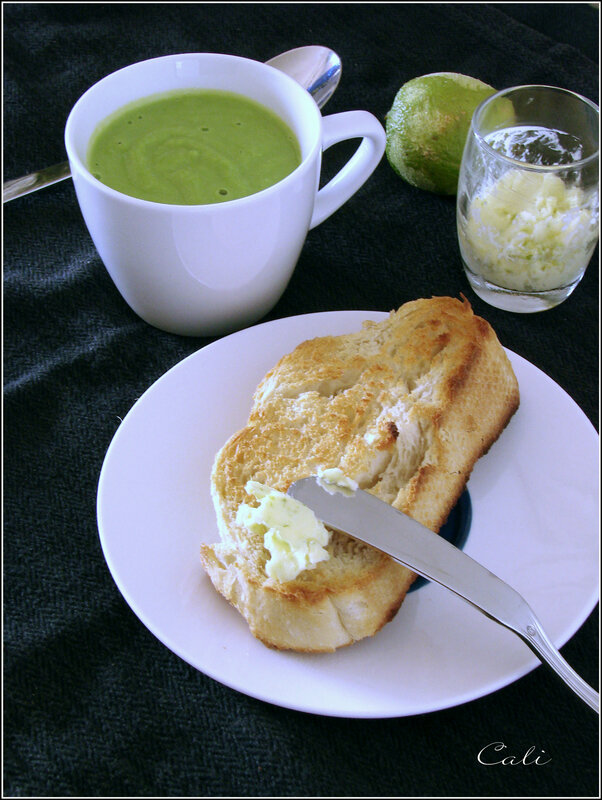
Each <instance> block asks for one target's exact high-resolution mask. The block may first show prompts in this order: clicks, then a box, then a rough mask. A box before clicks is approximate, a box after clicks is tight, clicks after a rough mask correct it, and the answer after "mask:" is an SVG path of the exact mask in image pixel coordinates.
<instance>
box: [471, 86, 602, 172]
mask: <svg viewBox="0 0 602 800" xmlns="http://www.w3.org/2000/svg"><path fill="white" fill-rule="evenodd" d="M526 89H551V90H553V91H556V92H559V93H561V94H565V95H571V96H572V97H574V98H576V99H577V100H579V101H580V102H582V103H583V104H584V105H586V106H589V107H590V108H591V109H592V110H593V111H594V112H595V113H597V114H598V115H599V114H600V109H599V107H598V106H597V105H596V103H594V102H593V101H592V100H589V99H588V98H587V97H584V96H583V95H581V94H579V93H578V92H573V91H572V90H571V89H563V88H562V87H560V86H552V85H549V84H537V83H527V84H522V85H520V86H509V87H508V88H506V89H500V91H498V92H495V94H492V95H489V97H486V98H485V99H484V100H482V101H481V102H480V103H479V105H478V106H477V107H476V108H475V110H474V113H473V115H472V121H471V128H472V130H473V131H474V135H475V138H476V140H477V142H478V144H479V146H480V147H481V148H482V149H483V150H485V152H487V153H488V154H489V155H490V156H494V157H496V158H499V159H501V160H502V161H506V162H508V163H509V164H513V165H515V166H519V167H520V168H521V169H526V170H532V171H536V172H552V173H554V172H563V171H566V170H567V169H572V170H575V169H582V168H583V167H584V166H587V165H589V164H591V163H593V162H594V161H596V159H598V157H599V154H600V142H599V141H598V147H597V148H596V150H595V152H593V153H591V154H590V155H589V156H586V157H585V158H580V159H579V160H578V161H572V162H571V163H570V164H549V165H543V164H530V163H529V162H528V161H520V160H519V159H517V158H512V156H507V155H505V154H504V153H501V152H500V151H499V150H496V149H495V148H494V147H492V146H491V145H490V144H489V143H488V142H486V141H485V138H484V136H483V134H482V133H481V130H480V126H479V122H480V118H481V116H482V114H483V111H484V110H485V108H486V107H487V106H488V105H489V104H490V103H492V102H494V101H495V100H497V99H498V98H500V97H504V96H505V95H508V94H510V93H511V92H517V91H521V90H526Z"/></svg>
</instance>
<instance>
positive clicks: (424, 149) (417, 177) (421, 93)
mask: <svg viewBox="0 0 602 800" xmlns="http://www.w3.org/2000/svg"><path fill="white" fill-rule="evenodd" d="M495 91H496V90H495V89H493V88H492V87H491V86H488V85H487V84H486V83H483V82H482V81H479V80H477V79H476V78H471V77H469V76H468V75H460V74H458V73H457V72H433V73H431V74H430V75H422V76H421V77H419V78H413V79H412V80H410V81H408V82H407V83H404V85H403V86H402V87H401V89H400V90H399V91H398V92H397V94H396V96H395V99H394V101H393V106H392V107H391V109H390V111H389V112H388V114H387V116H386V124H385V127H386V132H387V148H386V154H387V158H388V160H389V163H390V164H391V166H392V167H393V169H394V170H395V172H397V174H398V175H400V176H401V177H402V178H403V179H404V180H406V181H407V182H408V183H411V184H412V186H417V187H418V188H420V189H427V190H428V191H430V192H436V193H437V194H455V193H456V189H457V186H458V174H459V172H460V162H461V160H462V152H463V150H464V144H465V142H466V136H467V135H468V129H469V127H470V120H471V119H472V115H473V112H474V110H475V108H476V107H477V106H478V105H479V103H480V102H481V101H482V100H485V98H486V97H489V96H490V95H492V94H494V93H495Z"/></svg>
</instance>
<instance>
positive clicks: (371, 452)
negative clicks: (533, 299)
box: [201, 297, 519, 652]
mask: <svg viewBox="0 0 602 800" xmlns="http://www.w3.org/2000/svg"><path fill="white" fill-rule="evenodd" d="M518 405H519V391H518V384H517V381H516V377H515V375H514V372H513V370H512V366H511V364H510V361H509V359H508V357H507V355H506V353H505V352H504V349H503V348H502V346H501V344H500V343H499V341H498V339H497V336H496V334H495V333H494V331H493V329H492V328H491V326H490V325H489V323H487V322H486V321H485V320H484V319H481V318H480V317H478V316H476V315H475V314H474V313H473V311H472V309H471V307H470V304H469V303H468V301H467V300H465V299H464V300H463V301H460V300H456V299H452V298H449V297H434V298H431V299H422V300H416V301H413V302H409V303H406V304H405V305H403V306H401V308H399V310H397V311H394V312H391V314H390V315H389V316H388V317H387V318H386V319H385V320H383V321H382V322H366V323H364V325H363V327H362V329H361V330H359V331H357V332H354V333H350V334H346V335H342V336H325V337H319V338H315V339H311V340H308V341H306V342H303V343H302V344H300V345H299V346H298V347H297V348H296V349H295V350H293V352H291V353H290V354H288V355H286V356H284V357H283V358H282V359H281V360H280V361H279V362H278V363H277V364H276V366H275V367H274V368H273V369H271V370H270V371H269V372H268V373H267V375H266V376H265V377H264V378H263V380H262V381H261V383H260V384H259V386H258V387H257V389H256V391H255V394H254V397H253V402H252V408H251V412H250V415H249V419H248V423H247V425H246V426H245V427H244V428H243V429H242V430H240V431H238V432H237V433H236V434H234V435H233V436H232V437H231V438H230V439H229V441H227V442H226V443H225V445H224V446H223V448H222V449H221V450H220V452H219V453H218V454H217V456H216V459H215V463H214V466H213V470H212V475H211V489H212V497H213V502H214V505H215V510H216V514H217V520H218V527H219V533H220V537H221V542H219V543H216V544H204V545H202V546H201V562H202V565H203V567H204V569H205V570H206V572H207V573H208V575H209V577H210V578H211V581H212V582H213V584H214V586H215V588H216V589H217V590H218V591H219V592H220V593H221V594H222V595H223V596H224V597H225V598H226V599H227V600H228V601H229V602H230V603H231V604H232V605H233V606H234V607H235V608H236V609H238V611H239V612H240V613H241V614H242V616H243V617H244V618H245V620H246V621H247V623H248V625H249V627H250V630H251V632H252V633H253V634H254V635H255V636H256V637H257V638H259V639H260V640H261V641H263V642H264V643H265V644H266V645H269V646H271V647H275V648H278V649H291V650H297V651H308V652H326V651H332V650H334V649H336V648H338V647H341V646H343V645H348V644H351V643H353V642H355V641H357V640H359V639H362V638H364V637H366V636H371V635H373V634H374V633H376V632H377V631H378V630H379V629H380V628H382V626H383V625H384V624H385V623H387V622H388V621H389V620H391V619H392V618H393V617H394V616H395V614H396V612H397V611H398V609H399V607H400V606H401V603H402V601H403V599H404V597H405V594H406V593H407V591H408V589H409V587H410V586H411V584H412V582H413V580H414V579H415V577H416V576H415V575H414V573H412V572H411V571H410V570H408V569H406V568H405V567H403V566H401V565H400V564H398V563H397V562H395V561H393V560H392V559H391V558H389V557H388V556H386V555H384V554H382V553H380V552H379V551H377V550H375V549H373V548H371V547H369V546H368V545H365V544H363V543H361V542H358V541H356V540H354V539H352V538H351V537H349V536H346V535H344V534H342V533H338V532H334V531H333V532H332V536H331V539H330V543H329V544H328V546H327V548H326V549H327V550H328V552H329V555H330V557H329V559H328V560H326V561H322V562H320V563H318V564H316V565H315V566H314V567H313V568H312V569H307V570H304V571H302V572H301V573H300V574H299V575H298V576H297V577H296V578H295V579H293V580H290V581H286V582H279V581H277V580H275V579H273V578H269V577H268V576H267V574H266V571H265V564H266V562H267V560H268V558H269V553H268V551H267V550H266V548H265V547H264V543H263V538H262V536H260V535H255V534H253V533H251V532H250V531H249V529H248V528H246V527H244V526H241V525H240V524H238V523H237V521H236V514H237V510H238V508H239V506H240V504H241V503H249V504H251V505H254V504H256V501H255V500H254V498H252V497H251V496H250V495H249V494H247V492H246V490H245V486H246V484H247V481H249V480H254V481H259V482H260V483H263V484H266V485H267V486H270V487H272V488H274V489H278V490H280V491H283V492H284V491H286V489H287V488H288V487H289V485H290V484H291V483H292V482H293V481H295V480H297V479H299V478H302V477H306V476H309V475H314V474H317V472H318V470H319V469H328V468H333V467H338V468H340V469H341V470H342V472H343V473H344V474H345V475H346V476H348V477H350V478H352V479H354V480H355V481H356V482H357V483H358V484H359V486H360V488H362V489H365V490H367V491H369V492H372V493H373V494H375V495H377V496H378V497H380V498H381V499H383V500H385V501H386V502H388V503H390V504H391V505H393V506H394V507H395V508H398V509H399V510H401V511H403V512H405V513H406V514H409V515H410V516H411V517H414V518H415V519H416V520H418V521H419V522H421V523H423V524H424V525H426V526H427V527H428V528H430V529H431V530H433V531H435V532H438V531H439V529H440V527H441V526H442V525H443V524H444V522H445V520H446V519H447V516H448V514H449V513H450V511H451V509H452V508H453V507H454V505H455V503H456V502H457V500H458V499H459V497H460V495H461V493H462V492H463V490H464V488H465V486H466V483H467V481H468V478H469V477H470V474H471V471H472V469H473V467H474V464H475V462H476V461H477V459H478V458H479V457H480V456H481V455H483V454H484V453H485V452H486V451H487V450H488V449H489V448H490V446H491V445H492V444H493V442H494V441H495V440H496V439H497V438H498V436H499V435H500V433H501V432H502V430H503V429H504V427H505V426H506V424H507V423H508V421H509V419H510V418H511V416H512V414H513V413H514V412H515V411H516V409H517V408H518Z"/></svg>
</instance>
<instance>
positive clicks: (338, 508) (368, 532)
mask: <svg viewBox="0 0 602 800" xmlns="http://www.w3.org/2000/svg"><path fill="white" fill-rule="evenodd" d="M288 494H289V495H290V496H291V497H293V498H295V500H299V501H300V502H301V503H304V504H305V505H306V506H308V507H309V508H311V509H312V511H313V512H314V514H315V515H316V516H317V518H318V519H319V520H321V521H322V522H323V523H324V524H325V525H327V526H328V527H329V528H334V529H336V530H338V531H342V532H344V533H347V534H349V535H351V536H353V537H354V538H355V539H359V540H361V541H363V542H366V543H367V544H369V545H371V546H372V547H375V548H376V549H377V550H381V551H382V552H384V553H386V554H387V555H389V556H391V558H393V559H395V561H399V562H400V563H401V564H403V565H404V566H406V567H408V568H409V569H411V570H412V571H413V572H416V573H418V574H419V575H422V576H423V577H424V578H427V579H429V580H431V581H435V582H436V583H439V584H440V585H441V586H444V587H445V588H446V589H449V590H450V591H452V592H454V594H457V595H458V596H459V597H461V598H462V599H463V600H465V601H466V602H468V603H470V604H471V605H472V606H474V607H475V608H476V609H478V610H479V611H481V612H482V613H483V614H485V616H487V617H489V618H490V619H492V620H494V621H495V622H498V623H499V624H500V625H503V626H504V627H506V628H509V629H510V630H511V631H513V632H514V633H516V634H518V636H519V637H520V638H521V639H522V640H523V642H525V643H526V644H527V645H528V646H529V647H530V648H531V650H532V651H533V652H534V653H535V654H536V655H537V656H538V657H539V658H540V659H541V660H542V661H543V662H544V663H547V664H548V665H549V666H550V667H551V668H552V669H553V670H554V671H555V672H556V673H557V674H558V675H559V676H560V677H561V678H562V680H563V681H564V682H565V683H566V684H567V685H568V686H569V687H570V688H571V689H572V690H573V691H574V692H575V693H576V694H577V695H578V696H579V697H580V698H581V699H582V700H584V701H585V702H586V703H587V704H588V705H589V706H590V707H591V708H593V709H594V710H595V711H596V712H598V713H600V712H599V706H600V697H599V694H598V693H597V692H596V691H594V689H592V688H591V686H589V685H588V684H587V683H586V682H585V681H584V680H583V679H582V678H580V677H579V675H577V673H576V672H575V671H574V670H573V669H572V667H571V666H570V665H569V664H568V663H567V662H566V661H565V659H564V658H563V657H562V656H561V655H560V653H559V652H558V650H557V648H556V647H555V646H554V645H553V644H552V642H551V641H550V639H549V638H548V636H547V635H546V633H545V631H544V629H543V627H542V625H541V623H540V622H539V620H538V619H537V617H536V616H535V614H534V612H533V610H532V609H531V607H530V606H529V605H528V603H527V602H526V600H525V599H524V598H523V597H522V595H520V594H519V593H518V592H517V591H515V590H514V589H513V588H512V587H511V586H509V585H508V584H507V583H505V582H504V581H502V580H501V579H500V578H498V577H497V576H496V575H494V574H493V573H492V572H490V571H489V570H488V569H486V568H485V567H484V566H483V565H482V564H479V563H478V562H477V561H475V560H474V559H472V558H470V556H468V555H466V553H463V552H462V551H461V550H459V549H458V548H457V547H454V545H453V544H450V542H448V541H446V540H445V539H443V538H442V537H440V536H438V535H437V534H436V533H433V532H432V531H431V530H429V529H428V528H426V527H425V526H424V525H422V524H420V523H419V522H416V520H414V519H412V518H411V517H409V516H408V515H407V514H403V513H402V512H401V511H398V510H397V509H395V508H393V506H390V505H389V504H388V503H385V502H384V501H383V500H380V499H379V498H378V497H375V496H374V495H372V494H370V493H369V492H365V491H363V490H362V489H356V490H355V491H353V490H349V489H344V490H340V489H339V488H338V487H336V486H328V488H324V482H323V481H320V480H318V479H317V478H316V477H310V478H302V479H301V480H298V481H295V482H294V483H293V484H291V486H290V487H289V489H288Z"/></svg>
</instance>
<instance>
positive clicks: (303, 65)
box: [2, 45, 341, 203]
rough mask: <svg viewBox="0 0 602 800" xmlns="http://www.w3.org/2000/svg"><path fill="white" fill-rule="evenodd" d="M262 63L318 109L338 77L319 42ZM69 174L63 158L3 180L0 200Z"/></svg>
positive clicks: (333, 57) (337, 65)
mask: <svg viewBox="0 0 602 800" xmlns="http://www.w3.org/2000/svg"><path fill="white" fill-rule="evenodd" d="M266 64H269V65H270V66H271V67H275V68H276V69H279V70H280V71H281V72H285V73H286V74H287V75H290V76H291V78H294V80H296V81H297V83H299V84H301V86H303V88H304V89H307V91H308V92H309V93H310V94H311V96H312V97H313V98H314V100H315V101H316V104H317V106H318V108H322V107H323V106H325V105H326V103H327V102H328V101H329V100H330V98H331V97H332V95H333V93H334V91H335V89H336V88H337V86H338V84H339V80H340V79H341V59H340V58H339V57H338V55H337V54H336V53H335V52H334V51H333V50H330V49H329V48H328V47H321V46H320V45H308V46H306V47H297V48H295V49H294V50H288V51H287V52H286V53H281V54H280V55H278V56H274V58H271V59H270V60H269V61H266ZM70 177H71V169H70V168H69V162H68V161H64V162H63V163H62V164H54V166H52V167H46V169H41V170H39V171H38V172H32V173H31V174H30V175H24V176H23V177H22V178H14V179H13V180H10V181H6V182H5V183H4V186H3V191H2V202H3V203H6V202H7V201H8V200H14V199H15V197H21V196H22V195H24V194H29V193H30V192H35V191H37V190H38V189H42V188H44V186H51V185H52V184H53V183H58V182H59V181H63V180H65V178H70Z"/></svg>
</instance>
